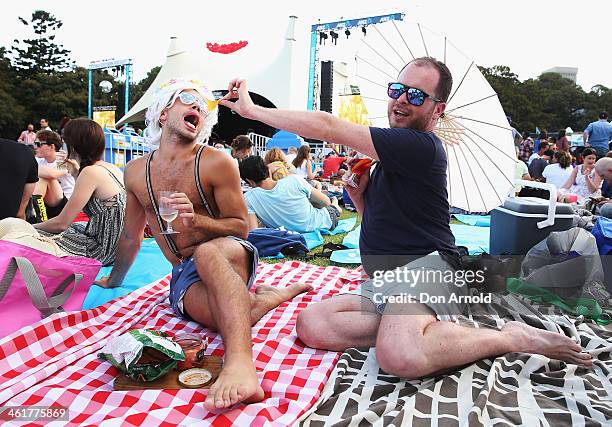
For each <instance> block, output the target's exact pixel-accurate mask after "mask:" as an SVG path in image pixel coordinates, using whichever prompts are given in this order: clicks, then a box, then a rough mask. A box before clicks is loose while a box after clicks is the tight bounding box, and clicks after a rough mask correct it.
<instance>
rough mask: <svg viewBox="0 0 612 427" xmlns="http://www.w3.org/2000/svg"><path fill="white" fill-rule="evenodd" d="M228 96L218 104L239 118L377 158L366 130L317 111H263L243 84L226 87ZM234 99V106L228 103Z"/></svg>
mask: <svg viewBox="0 0 612 427" xmlns="http://www.w3.org/2000/svg"><path fill="white" fill-rule="evenodd" d="M228 90H229V93H228V94H227V95H226V96H225V97H224V99H223V100H222V101H221V102H220V103H221V105H223V106H225V107H228V108H230V109H232V110H234V111H236V112H237V113H238V114H240V115H241V116H242V117H245V118H248V119H252V120H257V121H260V122H264V123H266V124H267V125H270V126H272V127H274V128H277V129H284V130H287V131H289V132H293V133H296V134H298V135H301V136H303V137H306V138H314V139H319V140H322V141H327V142H331V143H334V144H340V145H347V146H349V147H352V148H354V149H355V150H357V151H359V152H360V153H363V154H365V155H367V156H369V157H371V158H373V159H376V160H378V155H377V154H376V150H375V149H374V144H373V143H372V137H371V136H370V129H369V128H368V127H367V126H363V125H357V124H354V123H350V122H348V121H346V120H342V119H339V118H337V117H335V116H333V115H331V114H329V113H325V112H321V111H292V110H279V109H276V108H264V107H261V106H258V105H255V104H253V102H252V100H251V98H250V96H249V94H248V89H247V85H246V81H245V80H239V79H235V80H233V81H232V82H230V84H229V88H228ZM236 96H237V97H238V100H237V101H236V102H231V101H229V99H231V98H232V97H233V98H235V97H236Z"/></svg>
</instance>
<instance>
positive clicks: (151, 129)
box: [144, 78, 219, 147]
mask: <svg viewBox="0 0 612 427" xmlns="http://www.w3.org/2000/svg"><path fill="white" fill-rule="evenodd" d="M189 89H193V90H195V91H197V92H198V93H199V94H200V95H201V96H202V97H203V98H204V99H205V100H209V101H214V99H215V97H214V95H213V93H212V91H211V90H210V89H209V88H208V86H206V85H205V84H203V83H202V82H201V81H199V80H197V79H189V78H175V79H171V80H168V81H167V82H165V83H163V84H162V85H161V86H160V87H159V88H158V90H157V93H156V97H155V100H154V101H153V103H152V104H151V105H150V106H149V108H148V109H147V114H146V125H147V128H146V129H145V130H144V139H145V142H146V143H147V144H150V145H153V146H156V147H157V146H159V141H160V140H161V134H162V128H161V126H160V124H159V118H160V116H161V113H162V112H163V111H164V109H165V108H168V107H170V102H172V101H173V100H175V98H176V95H177V94H179V93H180V92H182V91H184V90H189ZM218 113H219V108H218V107H217V106H215V107H214V108H213V109H212V111H209V112H208V114H207V115H206V117H205V118H204V126H202V129H201V130H200V133H199V134H198V136H197V137H196V142H199V143H204V142H205V141H206V140H207V139H208V137H209V136H210V134H211V132H212V128H213V126H214V125H216V124H217V121H218Z"/></svg>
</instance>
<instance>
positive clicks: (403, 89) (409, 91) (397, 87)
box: [387, 83, 442, 107]
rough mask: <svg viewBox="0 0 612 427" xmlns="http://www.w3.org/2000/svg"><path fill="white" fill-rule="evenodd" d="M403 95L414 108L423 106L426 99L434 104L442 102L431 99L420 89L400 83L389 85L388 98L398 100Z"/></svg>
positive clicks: (437, 99) (434, 98)
mask: <svg viewBox="0 0 612 427" xmlns="http://www.w3.org/2000/svg"><path fill="white" fill-rule="evenodd" d="M404 93H405V94H406V99H407V100H408V102H409V103H410V104H411V105H414V106H415V107H420V106H421V105H423V104H424V103H425V99H427V98H431V99H432V100H433V101H434V102H442V100H441V99H439V98H436V97H433V96H431V95H429V94H427V93H426V92H424V91H422V90H421V89H417V88H415V87H410V86H406V85H405V84H402V83H389V86H388V87H387V95H389V98H393V99H399V98H400V96H402V95H403V94H404Z"/></svg>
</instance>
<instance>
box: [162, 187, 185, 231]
mask: <svg viewBox="0 0 612 427" xmlns="http://www.w3.org/2000/svg"><path fill="white" fill-rule="evenodd" d="M174 193H176V191H160V192H159V215H160V216H161V217H162V219H163V220H164V221H166V224H168V228H167V229H166V231H162V232H161V234H179V233H180V232H179V231H174V230H173V229H172V221H174V220H175V219H176V217H177V216H178V209H176V208H175V207H174V206H172V205H171V201H172V195H173V194H174Z"/></svg>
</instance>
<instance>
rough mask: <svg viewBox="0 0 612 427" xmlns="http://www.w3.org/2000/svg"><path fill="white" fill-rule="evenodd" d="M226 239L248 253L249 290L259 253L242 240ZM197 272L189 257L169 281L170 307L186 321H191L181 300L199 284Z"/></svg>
mask: <svg viewBox="0 0 612 427" xmlns="http://www.w3.org/2000/svg"><path fill="white" fill-rule="evenodd" d="M228 238H230V239H233V240H236V241H237V242H238V243H240V244H241V245H242V246H243V247H244V248H245V249H246V250H247V252H248V253H249V255H250V257H251V271H250V272H249V279H248V281H247V284H246V286H247V289H251V286H253V283H255V276H256V275H257V264H258V263H259V253H258V252H257V248H256V247H255V246H253V245H252V244H251V242H248V241H246V240H242V239H240V238H238V237H234V236H228ZM201 281H202V279H200V276H199V275H198V270H197V269H196V265H195V261H194V260H193V257H190V258H188V259H186V260H184V261H183V262H181V263H180V264H177V265H176V266H174V268H173V269H172V278H171V279H170V296H169V300H170V306H171V307H172V310H174V312H175V313H176V314H178V315H179V316H181V317H184V318H185V319H187V320H193V319H192V318H191V317H190V316H189V315H188V314H187V313H185V310H184V306H183V298H184V296H185V293H186V292H187V289H189V288H190V287H191V285H193V284H194V283H196V282H201Z"/></svg>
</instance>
